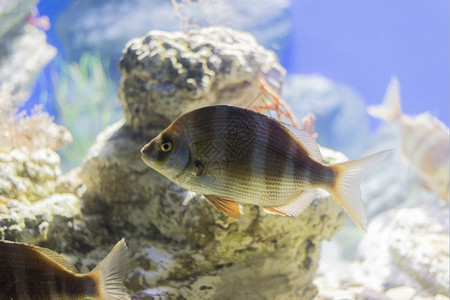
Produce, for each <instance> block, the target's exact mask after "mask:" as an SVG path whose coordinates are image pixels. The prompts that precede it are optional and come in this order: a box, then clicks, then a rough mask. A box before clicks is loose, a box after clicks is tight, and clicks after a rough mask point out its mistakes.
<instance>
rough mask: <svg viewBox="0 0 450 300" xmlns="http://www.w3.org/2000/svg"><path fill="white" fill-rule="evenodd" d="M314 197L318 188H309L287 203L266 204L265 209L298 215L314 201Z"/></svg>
mask: <svg viewBox="0 0 450 300" xmlns="http://www.w3.org/2000/svg"><path fill="white" fill-rule="evenodd" d="M314 198H316V190H308V191H305V192H303V193H302V194H301V195H300V196H299V197H298V198H296V199H295V200H294V201H292V202H290V203H288V204H286V205H283V206H265V207H264V209H265V210H266V211H268V212H271V213H274V214H278V215H282V216H290V217H296V216H298V215H300V214H301V213H302V212H304V211H305V209H306V208H307V207H308V206H309V205H310V204H311V202H313V200H314Z"/></svg>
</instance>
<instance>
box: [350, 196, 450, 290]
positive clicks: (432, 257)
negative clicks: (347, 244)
mask: <svg viewBox="0 0 450 300" xmlns="http://www.w3.org/2000/svg"><path fill="white" fill-rule="evenodd" d="M368 232H369V234H368V235H367V236H366V237H365V238H364V239H363V240H362V242H361V244H360V247H359V249H358V253H359V261H358V262H356V263H354V266H353V268H354V274H355V278H357V280H358V281H359V282H361V283H362V284H364V285H366V286H369V287H372V288H374V289H376V290H381V291H383V290H388V289H392V288H395V287H399V286H409V287H410V289H411V288H412V289H415V290H416V291H417V294H420V295H424V296H435V295H437V294H439V293H441V294H444V295H447V296H448V295H449V294H448V291H449V288H450V286H449V276H450V272H449V263H450V262H449V239H448V236H449V209H448V207H446V206H441V205H439V204H436V203H432V202H431V203H427V204H426V205H421V206H417V207H413V208H402V209H397V210H391V211H387V212H385V213H383V214H381V215H379V216H377V217H376V218H375V219H374V220H373V221H372V222H371V223H370V225H369V228H368Z"/></svg>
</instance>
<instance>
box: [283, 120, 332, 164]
mask: <svg viewBox="0 0 450 300" xmlns="http://www.w3.org/2000/svg"><path fill="white" fill-rule="evenodd" d="M275 121H276V120H275ZM277 122H278V123H280V125H281V126H283V127H284V128H286V130H288V131H289V132H290V133H292V135H293V136H294V137H295V138H296V139H297V140H298V141H299V142H300V143H301V144H302V146H303V148H304V149H305V150H306V152H308V154H309V156H310V157H311V158H312V159H314V160H315V161H317V162H319V163H322V162H323V158H322V154H321V153H320V149H319V145H318V144H317V142H316V141H315V140H314V139H313V138H312V137H311V136H310V135H309V133H308V132H306V131H304V130H301V129H300V128H297V127H294V126H292V125H289V124H285V123H282V122H279V121H277Z"/></svg>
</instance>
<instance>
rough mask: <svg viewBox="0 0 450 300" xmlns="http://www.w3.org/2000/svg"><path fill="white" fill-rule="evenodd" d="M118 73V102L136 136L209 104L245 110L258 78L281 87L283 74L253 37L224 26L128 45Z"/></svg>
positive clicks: (157, 35) (152, 34)
mask: <svg viewBox="0 0 450 300" xmlns="http://www.w3.org/2000/svg"><path fill="white" fill-rule="evenodd" d="M119 68H120V70H121V72H122V74H123V77H122V81H121V87H120V91H119V98H120V101H121V102H122V105H123V108H124V113H125V120H126V123H127V125H128V126H129V127H131V129H132V130H133V131H135V132H143V130H145V129H147V128H149V127H153V128H155V127H157V126H163V127H164V126H166V125H168V124H169V123H170V122H171V121H173V120H174V119H175V118H177V117H178V116H180V115H181V114H182V113H185V112H188V111H190V110H193V109H195V108H198V107H201V106H205V105H211V104H218V103H228V104H235V105H243V106H246V105H248V104H249V103H250V101H251V100H253V99H254V98H255V97H256V96H257V94H258V86H259V83H258V78H257V76H261V77H264V78H266V79H267V81H268V82H269V83H271V84H272V85H274V86H275V87H278V88H280V87H281V82H283V80H284V74H285V71H284V69H283V68H282V67H281V66H280V65H279V64H278V61H277V58H276V56H275V54H274V53H273V52H272V51H268V50H266V49H264V48H263V47H262V46H260V45H259V44H258V43H257V42H256V40H255V38H254V37H253V36H252V35H250V34H249V33H245V32H240V31H234V30H232V29H230V28H226V27H206V28H202V29H199V30H192V31H189V32H188V33H183V32H173V33H168V32H163V31H151V32H149V33H148V34H147V35H146V36H144V37H141V38H136V39H133V40H131V41H130V42H129V43H128V44H127V46H126V49H125V50H124V53H123V57H122V59H121V60H120V63H119Z"/></svg>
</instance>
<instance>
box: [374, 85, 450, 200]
mask: <svg viewBox="0 0 450 300" xmlns="http://www.w3.org/2000/svg"><path fill="white" fill-rule="evenodd" d="M367 111H368V113H369V114H370V115H372V116H374V117H377V118H380V119H383V120H386V121H388V122H392V123H393V124H394V125H395V126H397V127H398V128H399V129H400V132H401V135H402V138H403V142H402V153H403V155H404V156H405V158H406V159H407V160H408V161H409V163H410V164H411V165H412V166H413V167H414V168H415V170H416V171H417V173H418V174H419V175H420V176H421V177H422V179H423V180H424V182H425V184H426V185H427V187H429V188H430V189H431V190H432V191H434V192H435V193H436V194H438V195H439V196H440V197H442V198H443V199H444V200H447V201H449V166H450V162H449V156H450V135H449V129H448V127H447V126H445V125H444V124H443V123H442V122H441V121H439V120H438V119H437V118H435V117H433V116H432V115H431V114H429V113H427V112H426V113H422V114H420V115H418V116H416V117H410V116H407V115H404V114H402V111H401V104H400V85H399V82H398V79H397V78H396V77H392V79H391V81H390V83H389V85H388V88H387V91H386V95H385V96H384V99H383V103H382V104H381V105H379V106H371V107H369V108H368V110H367Z"/></svg>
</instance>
